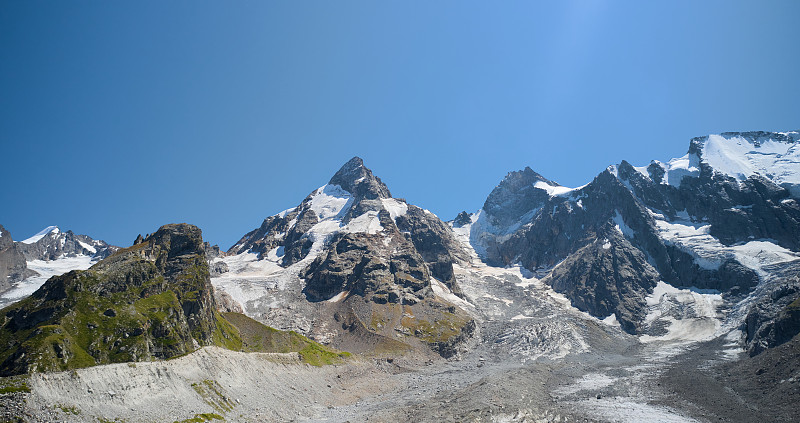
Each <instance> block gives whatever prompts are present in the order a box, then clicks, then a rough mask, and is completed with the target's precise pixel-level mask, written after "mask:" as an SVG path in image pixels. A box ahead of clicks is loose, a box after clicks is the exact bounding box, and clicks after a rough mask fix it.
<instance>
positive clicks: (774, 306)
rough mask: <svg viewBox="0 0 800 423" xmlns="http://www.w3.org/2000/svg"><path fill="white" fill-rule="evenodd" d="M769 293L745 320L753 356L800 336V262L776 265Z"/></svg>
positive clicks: (748, 343) (744, 328) (749, 346)
mask: <svg viewBox="0 0 800 423" xmlns="http://www.w3.org/2000/svg"><path fill="white" fill-rule="evenodd" d="M772 278H773V280H774V281H773V284H772V285H771V289H769V292H768V293H767V294H766V295H764V296H762V297H761V299H760V300H759V301H757V302H756V303H755V304H753V306H752V307H750V311H749V312H748V313H747V317H746V318H745V321H744V327H743V331H744V333H745V345H746V348H747V353H748V354H749V355H750V356H751V357H752V356H755V355H758V354H761V353H762V352H764V351H766V350H767V349H770V348H774V347H777V346H779V345H782V344H784V343H786V342H788V341H790V340H791V339H792V338H794V337H795V336H797V334H798V333H800V263H791V264H788V265H776V266H773V272H772Z"/></svg>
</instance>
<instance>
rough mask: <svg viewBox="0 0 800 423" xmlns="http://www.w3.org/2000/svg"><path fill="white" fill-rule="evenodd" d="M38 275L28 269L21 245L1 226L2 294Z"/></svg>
mask: <svg viewBox="0 0 800 423" xmlns="http://www.w3.org/2000/svg"><path fill="white" fill-rule="evenodd" d="M34 275H36V272H35V271H33V270H30V269H28V266H27V262H26V261H25V256H24V255H23V253H22V251H20V248H19V244H18V243H16V242H14V240H13V239H12V238H11V233H10V232H8V231H7V230H6V228H4V227H3V225H0V293H2V292H4V291H7V290H8V289H9V288H11V286H12V284H13V283H15V282H19V281H21V280H23V279H25V278H27V277H30V276H34Z"/></svg>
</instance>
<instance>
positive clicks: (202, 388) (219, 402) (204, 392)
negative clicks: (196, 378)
mask: <svg viewBox="0 0 800 423" xmlns="http://www.w3.org/2000/svg"><path fill="white" fill-rule="evenodd" d="M192 388H193V389H194V390H195V392H197V394H198V395H200V396H201V397H202V398H203V401H205V402H206V404H208V405H210V406H212V407H214V409H215V410H217V411H219V412H220V413H225V412H228V411H231V410H232V409H233V407H235V406H236V404H234V403H233V401H231V400H230V399H229V398H228V397H226V396H225V395H223V394H222V386H220V385H219V383H217V381H215V380H210V379H206V380H204V381H203V382H201V383H193V384H192Z"/></svg>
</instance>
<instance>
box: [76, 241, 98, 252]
mask: <svg viewBox="0 0 800 423" xmlns="http://www.w3.org/2000/svg"><path fill="white" fill-rule="evenodd" d="M78 244H80V245H81V247H83V249H84V250H86V251H88V252H90V253H92V254H97V249H96V248H94V247H92V246H91V245H89V244H87V243H85V242H82V241H78Z"/></svg>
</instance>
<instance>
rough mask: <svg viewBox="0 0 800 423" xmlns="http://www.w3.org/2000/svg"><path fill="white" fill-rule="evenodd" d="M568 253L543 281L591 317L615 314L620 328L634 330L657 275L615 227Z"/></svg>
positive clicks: (643, 311) (636, 329) (638, 323)
mask: <svg viewBox="0 0 800 423" xmlns="http://www.w3.org/2000/svg"><path fill="white" fill-rule="evenodd" d="M603 235H604V237H602V238H598V239H596V240H595V241H593V242H591V243H588V244H587V245H585V246H584V247H582V248H580V249H578V251H576V252H574V253H573V254H570V255H569V257H567V259H565V260H564V261H563V262H562V263H561V264H559V265H558V266H557V267H556V268H555V269H553V271H552V272H551V273H550V275H549V276H548V277H547V278H545V279H544V282H545V283H547V284H548V285H551V286H552V287H553V289H554V290H555V291H556V292H560V293H563V294H564V295H565V296H566V297H567V298H569V299H570V301H571V302H572V305H573V306H575V307H576V308H578V309H579V310H581V311H585V312H587V313H589V314H591V315H593V316H597V317H607V316H609V315H611V314H613V315H615V316H616V318H617V321H618V322H619V323H620V326H621V327H622V329H623V330H625V331H626V332H628V333H634V334H635V333H638V332H639V331H640V329H641V323H642V322H643V320H644V318H645V316H646V315H647V310H646V306H645V305H646V301H645V297H647V295H648V294H650V293H652V292H653V288H654V287H655V286H656V284H657V283H658V281H659V279H660V277H659V274H658V272H657V271H656V270H655V269H654V268H653V267H652V266H651V265H650V264H649V263H647V259H646V257H645V256H644V254H642V252H641V251H639V250H638V249H636V248H635V247H634V246H633V245H631V243H630V242H628V240H627V239H625V237H623V236H622V235H620V234H618V233H617V232H616V230H615V229H612V228H610V227H609V228H606V229H605V230H604V232H603Z"/></svg>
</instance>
